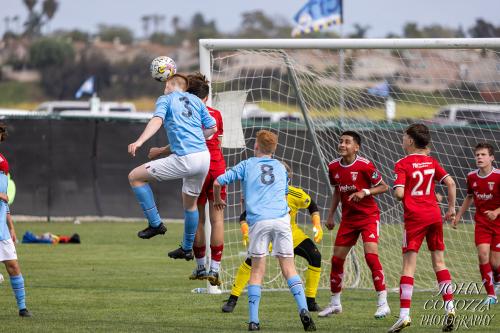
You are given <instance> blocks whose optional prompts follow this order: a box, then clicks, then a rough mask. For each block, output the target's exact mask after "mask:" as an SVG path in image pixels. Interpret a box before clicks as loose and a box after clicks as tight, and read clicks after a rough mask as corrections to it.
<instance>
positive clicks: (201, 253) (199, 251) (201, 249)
mask: <svg viewBox="0 0 500 333" xmlns="http://www.w3.org/2000/svg"><path fill="white" fill-rule="evenodd" d="M205 249H206V246H205V245H203V246H193V252H194V257H195V258H196V259H200V258H204V257H205Z"/></svg>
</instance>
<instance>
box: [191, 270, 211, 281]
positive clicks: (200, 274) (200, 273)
mask: <svg viewBox="0 0 500 333" xmlns="http://www.w3.org/2000/svg"><path fill="white" fill-rule="evenodd" d="M206 278H207V270H206V268H205V267H203V268H201V269H198V268H195V269H194V270H193V273H191V275H190V276H189V280H206Z"/></svg>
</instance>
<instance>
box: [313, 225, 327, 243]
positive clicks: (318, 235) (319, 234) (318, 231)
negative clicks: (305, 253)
mask: <svg viewBox="0 0 500 333" xmlns="http://www.w3.org/2000/svg"><path fill="white" fill-rule="evenodd" d="M330 230H331V229H330ZM313 232H314V241H315V242H316V243H319V242H321V240H322V239H323V228H321V225H318V226H315V227H314V228H313Z"/></svg>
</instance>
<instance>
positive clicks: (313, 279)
mask: <svg viewBox="0 0 500 333" xmlns="http://www.w3.org/2000/svg"><path fill="white" fill-rule="evenodd" d="M320 277H321V267H314V266H311V265H308V266H307V272H306V297H311V298H316V293H317V292H318V285H319V279H320Z"/></svg>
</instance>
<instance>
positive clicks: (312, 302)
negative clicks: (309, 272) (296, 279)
mask: <svg viewBox="0 0 500 333" xmlns="http://www.w3.org/2000/svg"><path fill="white" fill-rule="evenodd" d="M307 310H309V312H320V311H321V310H323V309H322V308H321V307H320V306H319V305H318V303H316V299H315V298H311V297H307Z"/></svg>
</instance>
